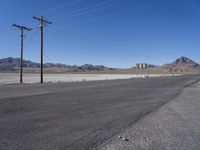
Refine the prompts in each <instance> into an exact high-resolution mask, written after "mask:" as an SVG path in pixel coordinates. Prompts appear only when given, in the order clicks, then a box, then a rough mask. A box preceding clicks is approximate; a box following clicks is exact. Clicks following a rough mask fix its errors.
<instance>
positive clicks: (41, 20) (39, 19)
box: [33, 16, 52, 24]
mask: <svg viewBox="0 0 200 150" xmlns="http://www.w3.org/2000/svg"><path fill="white" fill-rule="evenodd" d="M33 19H36V20H38V21H40V22H43V23H47V24H52V23H51V22H49V21H47V20H44V19H43V17H41V18H38V17H35V16H33Z"/></svg>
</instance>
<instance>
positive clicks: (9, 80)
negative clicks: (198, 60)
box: [0, 73, 171, 84]
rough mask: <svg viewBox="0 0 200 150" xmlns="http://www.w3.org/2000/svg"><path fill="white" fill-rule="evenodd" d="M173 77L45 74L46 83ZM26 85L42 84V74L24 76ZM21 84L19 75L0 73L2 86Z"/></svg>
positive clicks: (159, 75) (157, 75)
mask: <svg viewBox="0 0 200 150" xmlns="http://www.w3.org/2000/svg"><path fill="white" fill-rule="evenodd" d="M161 76H171V74H149V75H142V74H139V75H138V74H64V73H63V74H53V73H52V74H49V73H48V74H44V82H53V83H56V82H80V81H95V80H115V79H131V78H145V77H161ZM23 81H24V83H38V82H40V74H31V73H26V74H24V75H23ZM13 83H19V73H0V84H13Z"/></svg>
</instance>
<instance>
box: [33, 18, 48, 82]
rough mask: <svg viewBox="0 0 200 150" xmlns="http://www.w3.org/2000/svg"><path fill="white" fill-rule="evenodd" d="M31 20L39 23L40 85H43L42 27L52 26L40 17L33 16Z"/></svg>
mask: <svg viewBox="0 0 200 150" xmlns="http://www.w3.org/2000/svg"><path fill="white" fill-rule="evenodd" d="M33 19H36V20H38V21H39V22H40V36H41V41H40V42H41V62H40V76H41V77H40V83H43V42H44V41H43V34H44V26H45V25H46V24H52V23H51V22H49V21H46V20H44V17H43V16H41V17H40V18H38V17H35V16H33Z"/></svg>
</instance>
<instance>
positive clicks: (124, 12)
mask: <svg viewBox="0 0 200 150" xmlns="http://www.w3.org/2000/svg"><path fill="white" fill-rule="evenodd" d="M169 1H172V0H165V1H162V2H158V3H154V4H150V5H144V6H141V7H138V8H133V9H132V8H131V9H127V10H125V11H120V12H116V13H112V14H109V15H105V16H101V17H95V18H91V19H88V20H84V21H80V22H77V23H71V24H67V25H68V26H70V25H79V24H83V23H89V22H94V21H98V20H102V19H106V18H110V17H114V16H119V15H122V14H126V13H131V12H133V11H138V10H141V9H144V8H150V7H153V6H157V5H161V4H165V3H167V2H169ZM63 26H66V25H62V26H59V27H63Z"/></svg>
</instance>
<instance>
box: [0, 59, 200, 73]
mask: <svg viewBox="0 0 200 150" xmlns="http://www.w3.org/2000/svg"><path fill="white" fill-rule="evenodd" d="M23 67H24V70H25V71H30V70H32V71H39V68H40V64H39V63H36V62H32V61H29V60H24V62H23ZM19 68H20V59H19V58H12V57H9V58H3V59H0V72H15V71H18V70H19ZM44 68H45V70H46V71H47V72H88V71H94V72H96V71H98V72H114V71H118V72H119V71H121V72H124V71H125V72H127V71H137V68H136V67H135V66H134V67H132V68H130V69H117V68H110V67H106V66H103V65H91V64H85V65H81V66H77V65H66V64H54V63H46V64H44ZM149 70H150V71H159V72H172V71H175V72H178V73H195V72H200V65H199V64H198V63H196V62H195V61H193V60H191V59H189V58H187V57H180V58H178V59H176V60H175V61H174V62H172V63H169V64H165V65H162V66H157V65H151V64H148V69H147V70H146V72H147V73H148V71H149Z"/></svg>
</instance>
